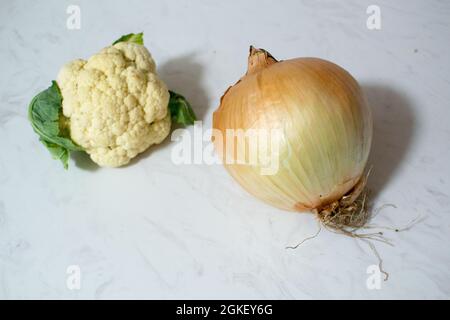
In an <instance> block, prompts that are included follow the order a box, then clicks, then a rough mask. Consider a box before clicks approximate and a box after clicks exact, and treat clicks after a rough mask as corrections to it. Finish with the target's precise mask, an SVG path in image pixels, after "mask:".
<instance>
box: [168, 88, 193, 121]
mask: <svg viewBox="0 0 450 320" xmlns="http://www.w3.org/2000/svg"><path fill="white" fill-rule="evenodd" d="M169 93H170V99H169V110H170V115H171V116H172V121H173V122H175V123H178V124H182V125H185V126H187V125H192V124H194V121H195V120H197V117H196V116H195V113H194V111H193V110H192V108H191V105H190V104H189V102H188V101H187V100H186V98H185V97H183V96H182V95H180V94H178V93H175V92H173V91H170V90H169Z"/></svg>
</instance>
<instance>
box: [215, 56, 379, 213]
mask: <svg viewBox="0 0 450 320" xmlns="http://www.w3.org/2000/svg"><path fill="white" fill-rule="evenodd" d="M372 127H373V125H372V114H371V111H370V108H369V106H368V103H367V100H366V98H365V96H364V94H363V92H362V90H361V88H360V86H359V85H358V83H357V81H356V80H355V79H354V78H353V77H352V76H351V75H350V74H349V73H348V72H347V71H345V70H344V69H343V68H341V67H339V66H338V65H336V64H334V63H332V62H329V61H326V60H322V59H318V58H297V59H292V60H285V61H280V62H277V61H276V60H275V59H274V58H273V57H272V56H270V54H268V53H267V52H266V51H264V50H261V49H254V48H251V52H250V56H249V69H248V72H247V74H246V75H245V76H244V77H242V78H241V79H240V80H239V81H238V82H237V83H236V84H235V85H234V86H232V87H230V88H229V89H228V90H227V91H226V92H225V94H224V95H223V97H222V99H221V102H220V106H219V108H218V109H217V110H216V111H215V112H214V115H213V128H214V129H218V130H220V131H221V132H222V135H223V136H224V137H225V136H226V134H225V132H226V130H227V129H235V130H236V129H243V130H246V129H267V130H269V129H274V128H278V129H281V132H282V136H281V139H280V146H279V148H280V149H279V152H280V158H279V159H280V162H279V169H278V171H277V173H276V174H274V175H262V174H261V166H262V165H261V163H256V164H253V165H248V164H237V163H231V164H227V163H226V161H225V160H226V156H227V157H235V156H236V153H234V155H233V154H230V153H229V152H227V151H225V150H226V144H227V143H228V142H227V141H226V140H225V141H224V142H223V146H222V145H221V144H218V143H217V141H214V144H215V147H216V151H217V153H218V155H219V157H220V158H221V159H222V161H223V163H224V166H225V168H226V169H227V171H228V172H229V173H230V174H231V175H232V176H233V177H234V178H235V179H236V180H237V182H238V183H239V184H241V185H242V186H243V187H244V188H245V189H246V190H247V191H248V192H250V193H251V194H253V195H254V196H256V197H257V198H259V199H261V200H263V201H265V202H266V203H268V204H270V205H273V206H275V207H278V208H281V209H285V210H291V211H306V210H313V209H318V210H320V209H321V208H323V207H324V206H326V205H328V204H330V203H333V202H335V201H337V200H339V199H341V197H343V196H344V195H346V194H347V193H348V192H349V191H350V190H351V189H352V188H353V187H354V186H355V184H356V183H357V182H358V181H359V180H360V178H361V177H362V175H363V173H364V168H365V165H366V162H367V158H368V155H369V151H370V146H371V141H372ZM246 142H248V141H246ZM235 151H236V150H235Z"/></svg>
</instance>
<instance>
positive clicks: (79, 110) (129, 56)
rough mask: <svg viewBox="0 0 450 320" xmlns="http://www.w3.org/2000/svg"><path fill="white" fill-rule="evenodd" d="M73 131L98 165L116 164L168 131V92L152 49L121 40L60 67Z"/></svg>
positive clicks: (64, 104) (158, 140)
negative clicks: (158, 71)
mask: <svg viewBox="0 0 450 320" xmlns="http://www.w3.org/2000/svg"><path fill="white" fill-rule="evenodd" d="M57 83H58V85H59V88H60V90H61V94H62V97H63V101H62V109H63V114H64V116H66V117H67V118H69V119H70V122H69V123H70V136H71V138H72V140H73V141H74V142H75V143H76V144H78V145H79V146H81V147H83V148H84V150H85V151H86V152H87V153H88V154H89V155H90V157H91V159H92V160H93V161H94V162H96V163H97V164H99V165H100V166H106V167H118V166H122V165H125V164H127V163H128V162H129V161H130V160H131V159H132V158H134V157H135V156H136V155H138V154H139V153H141V152H143V151H145V150H146V149H147V148H148V147H150V146H151V145H153V144H158V143H161V142H162V141H163V140H164V138H166V137H167V135H168V134H169V132H170V126H171V115H170V112H169V109H168V104H169V91H168V89H167V87H166V85H165V84H164V82H162V81H161V80H160V79H159V78H158V75H157V74H156V67H155V62H154V61H153V59H152V56H151V55H150V53H149V51H148V50H147V49H146V48H145V47H144V46H143V45H139V44H136V43H132V42H119V43H117V44H115V45H112V46H109V47H106V48H104V49H102V50H101V51H100V52H99V53H97V54H95V55H94V56H92V57H91V58H89V59H88V60H87V61H86V60H74V61H72V62H69V63H68V64H66V65H65V66H63V67H62V69H61V70H60V72H59V74H58V77H57Z"/></svg>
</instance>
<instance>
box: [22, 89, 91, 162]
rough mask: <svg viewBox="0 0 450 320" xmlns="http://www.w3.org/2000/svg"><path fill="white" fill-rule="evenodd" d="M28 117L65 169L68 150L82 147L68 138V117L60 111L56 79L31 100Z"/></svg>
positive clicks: (78, 149)
mask: <svg viewBox="0 0 450 320" xmlns="http://www.w3.org/2000/svg"><path fill="white" fill-rule="evenodd" d="M28 119H29V120H30V122H31V126H32V127H33V130H34V131H35V132H36V133H37V134H38V135H39V139H40V141H41V142H42V143H43V144H44V146H45V147H46V148H47V149H48V150H49V151H50V153H51V155H52V156H53V158H54V159H59V160H61V162H62V163H63V165H64V168H66V169H67V167H68V159H69V153H70V151H82V150H83V148H81V147H80V146H78V145H77V144H76V143H75V142H73V141H72V139H71V138H70V130H69V126H68V119H67V118H66V117H64V115H63V113H62V96H61V92H60V90H59V87H58V84H57V83H56V81H52V85H51V86H50V87H49V88H48V89H46V90H44V91H42V92H40V93H38V94H37V95H36V96H35V97H34V98H33V100H31V103H30V106H29V107H28Z"/></svg>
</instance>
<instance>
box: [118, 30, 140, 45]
mask: <svg viewBox="0 0 450 320" xmlns="http://www.w3.org/2000/svg"><path fill="white" fill-rule="evenodd" d="M119 42H134V43H137V44H140V45H144V33H143V32H141V33H129V34H125V35H123V36H121V37H120V38H119V39H117V40H116V41H114V42H113V45H115V44H116V43H119Z"/></svg>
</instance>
